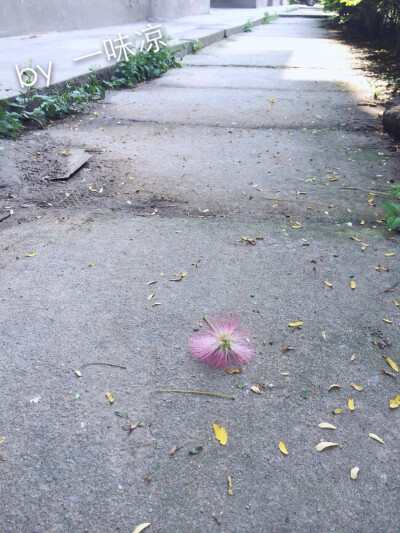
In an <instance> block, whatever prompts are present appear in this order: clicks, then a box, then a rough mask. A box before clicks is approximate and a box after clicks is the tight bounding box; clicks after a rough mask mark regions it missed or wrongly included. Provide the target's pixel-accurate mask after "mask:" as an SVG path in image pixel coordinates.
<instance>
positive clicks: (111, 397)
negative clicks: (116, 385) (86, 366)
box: [106, 392, 115, 403]
mask: <svg viewBox="0 0 400 533" xmlns="http://www.w3.org/2000/svg"><path fill="white" fill-rule="evenodd" d="M106 396H107V398H108V401H109V402H110V403H114V400H115V398H114V396H113V395H112V394H111V392H106Z"/></svg>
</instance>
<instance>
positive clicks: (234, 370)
mask: <svg viewBox="0 0 400 533" xmlns="http://www.w3.org/2000/svg"><path fill="white" fill-rule="evenodd" d="M225 372H226V373H227V374H240V373H241V372H243V368H227V369H226V370H225Z"/></svg>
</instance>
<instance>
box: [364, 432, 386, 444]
mask: <svg viewBox="0 0 400 533" xmlns="http://www.w3.org/2000/svg"><path fill="white" fill-rule="evenodd" d="M368 437H371V439H374V440H376V441H378V442H380V443H381V444H385V441H383V440H382V439H381V438H380V437H378V435H375V433H368Z"/></svg>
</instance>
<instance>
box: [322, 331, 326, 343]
mask: <svg viewBox="0 0 400 533" xmlns="http://www.w3.org/2000/svg"><path fill="white" fill-rule="evenodd" d="M321 335H322V338H323V339H324V341H326V331H322V333H321Z"/></svg>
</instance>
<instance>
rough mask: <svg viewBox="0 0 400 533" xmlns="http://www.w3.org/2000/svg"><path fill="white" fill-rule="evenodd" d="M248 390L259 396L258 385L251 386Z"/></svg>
mask: <svg viewBox="0 0 400 533" xmlns="http://www.w3.org/2000/svg"><path fill="white" fill-rule="evenodd" d="M250 390H252V391H253V392H255V393H256V394H261V391H260V387H259V386H258V385H252V386H251V387H250Z"/></svg>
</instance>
